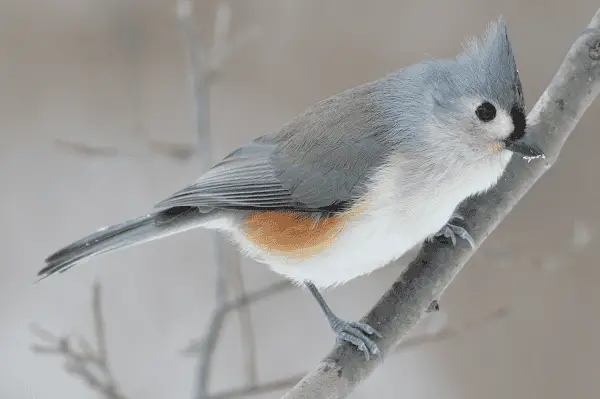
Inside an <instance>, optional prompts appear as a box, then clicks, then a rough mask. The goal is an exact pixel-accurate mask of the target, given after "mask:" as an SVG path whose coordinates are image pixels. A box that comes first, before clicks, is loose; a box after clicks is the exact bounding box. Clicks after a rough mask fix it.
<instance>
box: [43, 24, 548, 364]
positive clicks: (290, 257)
mask: <svg viewBox="0 0 600 399" xmlns="http://www.w3.org/2000/svg"><path fill="white" fill-rule="evenodd" d="M526 131H527V121H526V116H525V102H524V97H523V92H522V85H521V81H520V77H519V73H518V69H517V66H516V62H515V57H514V53H513V50H512V46H511V43H510V41H509V38H508V31H507V26H506V23H505V21H504V20H503V18H502V17H499V18H498V19H497V20H494V21H492V22H490V23H488V25H487V29H486V31H485V33H483V34H482V35H481V36H475V37H472V38H469V39H467V40H465V41H464V42H463V48H462V51H461V52H460V53H458V54H457V55H456V56H455V57H453V58H443V59H426V60H423V61H421V62H418V63H416V64H413V65H410V66H407V67H404V68H400V69H397V70H395V71H393V72H390V73H388V74H387V75H385V76H383V77H381V78H379V79H377V80H373V81H369V82H366V83H362V84H359V85H358V86H355V87H352V88H349V89H346V90H344V91H342V92H339V93H337V94H335V95H332V96H330V97H328V98H326V99H323V100H321V101H319V102H316V103H314V104H313V105H311V106H309V107H308V108H306V109H305V110H304V111H303V112H301V113H299V114H298V115H296V116H295V117H293V118H291V119H290V120H289V121H287V122H286V123H284V124H283V125H281V126H280V127H279V128H277V129H275V130H274V131H272V132H270V133H267V134H264V135H262V136H259V137H256V138H255V139H253V140H251V141H249V142H247V143H246V144H243V145H241V146H240V147H239V148H237V149H235V150H234V151H232V152H231V153H229V154H228V155H227V156H225V157H224V158H222V159H221V160H220V161H218V162H217V163H216V164H214V165H213V166H212V167H211V168H210V169H209V170H208V171H206V172H205V173H204V174H202V175H201V176H200V177H199V178H198V179H197V180H196V181H194V182H193V183H191V184H189V185H188V186H186V187H184V188H183V189H181V190H179V191H177V192H175V193H174V194H172V195H171V196H169V197H167V198H166V199H164V200H162V201H160V202H158V203H157V204H156V206H154V208H152V209H149V210H147V211H146V212H145V213H143V214H142V216H138V217H135V218H133V219H130V220H127V221H124V222H121V223H119V224H115V225H112V226H108V227H104V228H102V229H99V230H97V231H96V232H94V233H92V234H90V235H88V236H87V237H84V238H82V239H80V240H77V241H75V242H73V243H72V244H70V245H67V246H65V247H64V248H62V249H59V250H57V251H56V252H54V253H52V254H51V255H50V256H48V257H47V258H46V259H45V267H43V268H42V269H41V270H40V271H39V272H38V276H39V278H40V280H41V279H45V278H47V277H48V276H50V275H53V274H55V273H58V272H65V271H66V270H68V269H70V268H71V267H73V266H75V265H77V264H80V263H82V262H84V261H86V260H89V258H91V257H93V256H96V255H100V254H103V253H108V252H112V251H115V250H119V249H124V248H127V247H131V246H133V245H136V244H140V243H144V242H149V241H152V240H155V239H158V238H163V237H166V236H170V235H173V234H176V233H181V232H184V231H187V230H189V229H193V228H205V229H209V230H216V231H218V232H220V234H223V235H225V236H226V237H227V238H228V239H229V240H231V241H232V242H233V243H234V244H235V245H236V247H237V248H238V249H239V251H240V252H241V253H243V254H245V255H246V256H248V257H250V258H251V259H254V260H256V261H257V262H260V263H263V264H266V265H267V266H268V267H270V269H272V270H273V271H274V272H275V273H278V274H280V275H283V276H285V277H286V278H288V279H290V280H291V281H292V282H294V283H295V284H296V285H297V286H300V287H304V288H306V289H307V290H308V291H309V292H310V293H311V294H312V296H314V298H315V299H316V301H317V303H318V304H319V306H320V308H321V309H322V311H323V313H324V315H325V316H326V318H327V321H328V323H329V325H330V327H331V329H332V330H333V332H334V333H335V335H336V338H337V339H338V340H341V341H346V342H348V343H350V344H351V345H352V346H353V347H355V348H356V349H357V350H358V351H360V352H362V353H363V354H364V356H365V358H366V359H367V360H369V359H370V358H371V357H372V356H376V355H378V354H379V353H380V351H379V348H378V346H377V340H379V339H381V338H382V335H381V333H380V332H379V331H378V330H376V329H375V328H373V327H372V326H370V325H368V324H366V323H361V322H357V321H346V320H344V319H342V318H340V317H338V316H337V315H336V314H335V313H334V312H333V311H332V310H331V309H330V308H329V306H328V305H327V303H326V301H325V300H324V298H323V296H322V295H321V291H322V290H323V289H326V288H330V287H336V286H339V285H341V284H344V283H346V282H348V281H350V280H352V279H354V278H357V277H359V276H364V275H367V274H369V273H371V272H373V271H375V270H377V269H379V268H382V267H384V266H386V265H388V264H390V263H391V262H393V261H395V260H397V259H398V258H400V257H401V256H402V255H404V254H405V253H406V252H407V251H409V250H410V249H412V248H415V247H417V246H418V245H421V244H422V243H424V242H426V241H428V240H435V239H440V240H445V241H446V242H447V243H448V245H456V237H457V236H458V237H459V238H462V239H464V240H466V241H468V243H469V244H470V245H471V246H474V243H473V240H472V238H471V236H470V234H469V232H468V231H467V230H466V229H465V228H464V227H462V226H461V225H460V223H459V219H460V218H461V217H462V216H461V215H460V214H459V213H457V209H458V207H459V205H460V204H461V203H462V202H463V201H464V200H466V199H467V198H470V197H472V196H474V195H478V194H481V193H483V192H485V191H487V190H489V189H490V188H491V187H493V186H494V185H495V184H496V183H497V182H498V181H499V179H500V177H501V176H502V174H503V172H504V170H505V168H506V166H507V165H508V163H509V161H510V160H511V158H512V156H513V154H515V153H518V154H520V155H522V156H524V157H525V156H527V157H539V156H542V155H543V152H542V150H541V149H540V148H539V147H538V146H537V145H536V144H534V143H530V142H528V140H525V137H526ZM90 211H91V210H90Z"/></svg>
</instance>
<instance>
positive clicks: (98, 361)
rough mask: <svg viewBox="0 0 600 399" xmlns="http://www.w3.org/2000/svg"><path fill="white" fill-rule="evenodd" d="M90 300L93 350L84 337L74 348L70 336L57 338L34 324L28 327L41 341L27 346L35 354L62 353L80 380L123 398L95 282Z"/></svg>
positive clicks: (108, 395) (112, 396)
mask: <svg viewBox="0 0 600 399" xmlns="http://www.w3.org/2000/svg"><path fill="white" fill-rule="evenodd" d="M92 303H93V306H92V314H93V317H94V333H95V335H96V345H97V348H96V351H94V350H93V349H92V346H91V345H90V344H89V342H88V341H87V340H86V339H85V338H79V339H78V340H77V343H78V344H79V348H76V347H75V345H74V342H73V341H75V339H74V338H73V337H69V336H60V337H57V336H55V335H53V334H52V333H50V332H48V331H47V330H45V329H43V328H42V327H39V326H37V325H32V326H31V330H32V332H33V333H34V334H35V335H37V337H38V338H39V339H40V340H41V341H43V342H44V344H34V345H33V346H32V348H31V349H32V350H33V351H34V352H35V353H38V354H44V355H59V356H62V357H63V358H64V359H65V366H64V367H65V370H66V371H67V372H68V373H70V374H73V375H75V376H77V377H79V378H80V379H82V380H83V381H84V382H85V383H87V384H88V385H89V386H90V387H91V388H92V389H94V390H95V391H97V392H99V393H100V394H102V395H103V396H104V397H105V398H106V399H126V396H125V395H123V394H122V393H121V392H120V389H119V387H118V386H117V382H116V381H115V379H114V377H113V375H112V372H111V370H110V365H109V362H108V352H107V349H106V332H105V329H104V326H105V323H104V316H103V315H102V305H101V291H100V284H98V283H96V284H95V285H94V291H93V298H92Z"/></svg>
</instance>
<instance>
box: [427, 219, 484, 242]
mask: <svg viewBox="0 0 600 399" xmlns="http://www.w3.org/2000/svg"><path fill="white" fill-rule="evenodd" d="M462 221H464V218H463V217H462V216H461V215H459V214H456V213H455V214H453V215H452V218H450V220H449V221H448V223H446V225H445V226H444V227H442V228H441V229H440V231H438V232H437V233H435V234H434V236H433V238H435V239H438V240H439V239H445V240H450V242H451V243H452V246H455V245H456V237H457V236H458V237H460V238H462V239H463V240H465V241H467V242H468V243H469V245H470V246H471V248H472V249H475V240H473V237H471V234H469V232H468V231H467V229H465V228H464V227H462V226H460V225H458V224H457V223H460V222H462Z"/></svg>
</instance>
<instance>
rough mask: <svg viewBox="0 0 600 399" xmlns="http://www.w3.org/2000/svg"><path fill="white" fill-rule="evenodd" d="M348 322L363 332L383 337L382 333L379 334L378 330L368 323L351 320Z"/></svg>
mask: <svg viewBox="0 0 600 399" xmlns="http://www.w3.org/2000/svg"><path fill="white" fill-rule="evenodd" d="M348 324H350V325H351V326H352V327H354V328H358V329H359V330H362V331H363V332H364V333H365V334H368V335H375V336H376V337H377V338H383V335H381V334H380V333H379V331H377V330H376V329H374V328H373V327H371V326H370V325H368V324H365V323H359V322H358V321H351V322H349V323H348Z"/></svg>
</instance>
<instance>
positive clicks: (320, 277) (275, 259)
mask: <svg viewBox="0 0 600 399" xmlns="http://www.w3.org/2000/svg"><path fill="white" fill-rule="evenodd" d="M509 159H510V153H508V154H503V155H502V156H501V157H500V158H499V159H498V160H496V161H494V162H485V163H483V164H481V165H478V166H477V167H473V168H472V169H471V170H464V169H463V170H453V169H452V168H444V170H441V169H438V170H435V169H434V168H433V169H432V170H431V171H430V172H431V173H429V174H428V175H427V176H428V177H427V178H425V179H423V175H422V173H421V174H419V175H417V174H415V175H414V176H421V178H420V179H415V178H413V176H412V175H410V173H412V172H411V165H402V167H400V166H401V165H398V164H395V165H394V164H393V163H392V164H391V165H390V166H389V167H386V168H384V169H382V170H381V171H380V172H379V173H378V174H377V175H376V176H375V178H374V179H373V184H372V186H371V187H372V189H371V190H370V192H371V193H372V195H371V196H370V197H369V198H368V200H367V201H366V203H367V204H368V206H367V207H366V209H365V210H364V211H363V212H361V213H360V214H358V215H355V216H353V217H352V218H351V219H350V220H349V221H348V222H347V224H346V227H345V228H344V230H343V231H342V232H341V233H340V234H339V236H338V237H337V238H336V240H335V241H334V242H333V243H332V244H331V246H329V247H328V248H327V249H326V250H325V251H323V252H321V253H319V254H317V255H313V256H312V257H311V258H309V259H302V260H297V259H289V258H286V257H284V256H279V255H272V254H268V253H265V252H264V251H261V250H260V249H259V248H256V247H254V246H253V245H252V244H251V243H250V242H248V241H247V240H245V239H244V237H243V236H241V235H238V234H234V236H235V238H236V241H238V242H239V243H240V244H241V246H242V248H243V249H244V250H245V251H246V252H247V253H248V255H250V256H251V257H253V258H254V259H256V260H258V261H260V262H263V263H266V264H268V265H269V266H270V267H271V268H272V269H273V270H274V271H275V272H277V273H280V274H282V275H285V276H287V277H288V278H290V279H292V280H294V281H297V282H299V283H300V282H303V281H306V280H309V281H311V282H313V283H314V284H315V285H316V286H318V287H329V286H335V285H338V284H342V283H345V282H347V281H349V280H351V279H353V278H355V277H358V276H360V275H365V274H368V273H371V272H373V271H374V270H376V269H378V268H380V267H383V266H385V265H387V264H388V263H390V262H392V261H394V260H396V259H398V258H399V257H401V256H402V255H403V254H404V253H406V252H407V251H408V250H410V249H411V248H413V247H415V246H416V245H418V244H420V243H422V242H423V241H424V240H425V239H426V238H427V237H430V236H432V235H433V234H435V233H436V232H437V231H439V229H441V228H442V227H443V226H444V224H446V223H447V222H448V219H449V218H450V217H451V216H452V213H453V212H454V210H455V209H456V207H457V205H458V204H459V203H460V202H462V201H463V200H464V199H465V198H466V197H468V196H470V195H473V194H475V193H477V192H481V191H484V190H486V189H488V188H489V187H491V186H492V185H493V184H495V183H496V181H497V179H498V178H499V176H500V175H501V173H502V171H503V169H504V167H505V165H506V163H507V162H508V160H509Z"/></svg>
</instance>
